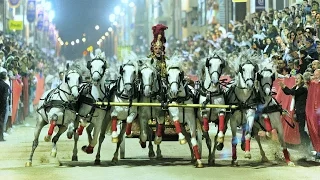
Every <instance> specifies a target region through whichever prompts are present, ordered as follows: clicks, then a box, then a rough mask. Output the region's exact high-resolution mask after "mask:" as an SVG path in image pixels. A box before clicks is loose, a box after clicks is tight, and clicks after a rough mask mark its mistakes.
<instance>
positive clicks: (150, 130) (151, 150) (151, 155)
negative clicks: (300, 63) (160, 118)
mask: <svg viewBox="0 0 320 180" xmlns="http://www.w3.org/2000/svg"><path fill="white" fill-rule="evenodd" d="M147 134H148V141H149V145H148V149H149V153H148V156H149V158H154V157H155V156H156V155H155V153H154V150H153V145H152V135H153V131H152V129H151V128H150V127H149V128H148V130H147Z"/></svg>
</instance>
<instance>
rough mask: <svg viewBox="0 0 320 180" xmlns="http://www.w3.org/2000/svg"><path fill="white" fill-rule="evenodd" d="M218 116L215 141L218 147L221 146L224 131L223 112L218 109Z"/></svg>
mask: <svg viewBox="0 0 320 180" xmlns="http://www.w3.org/2000/svg"><path fill="white" fill-rule="evenodd" d="M218 118H219V123H218V124H219V125H218V138H217V143H218V147H222V148H223V142H224V133H225V112H223V111H220V112H219V116H218ZM220 144H222V145H220ZM222 148H221V150H222ZM219 149H220V148H219Z"/></svg>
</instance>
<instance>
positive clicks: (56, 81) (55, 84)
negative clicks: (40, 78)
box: [51, 71, 64, 89]
mask: <svg viewBox="0 0 320 180" xmlns="http://www.w3.org/2000/svg"><path fill="white" fill-rule="evenodd" d="M63 77H64V73H63V71H60V72H59V77H56V78H54V79H53V81H52V84H51V89H54V88H57V87H58V86H59V85H60V84H61V83H63Z"/></svg>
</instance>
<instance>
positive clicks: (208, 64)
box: [205, 54, 225, 90]
mask: <svg viewBox="0 0 320 180" xmlns="http://www.w3.org/2000/svg"><path fill="white" fill-rule="evenodd" d="M213 58H218V59H219V60H220V61H221V62H222V64H220V69H219V70H220V72H219V70H217V71H212V72H210V66H211V64H210V63H209V62H210V60H211V59H213ZM224 67H225V61H224V60H223V59H222V58H221V57H220V56H218V55H217V54H214V56H212V57H210V58H207V60H206V68H207V69H208V72H209V76H210V80H211V81H210V84H209V86H208V87H207V88H205V89H206V90H207V89H209V87H210V86H211V84H212V79H211V78H212V75H213V73H217V74H218V77H219V78H220V77H221V74H222V69H223V68H224Z"/></svg>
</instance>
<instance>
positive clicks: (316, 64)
mask: <svg viewBox="0 0 320 180" xmlns="http://www.w3.org/2000/svg"><path fill="white" fill-rule="evenodd" d="M311 67H312V71H315V70H316V69H320V63H319V60H314V61H312V66H311Z"/></svg>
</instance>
